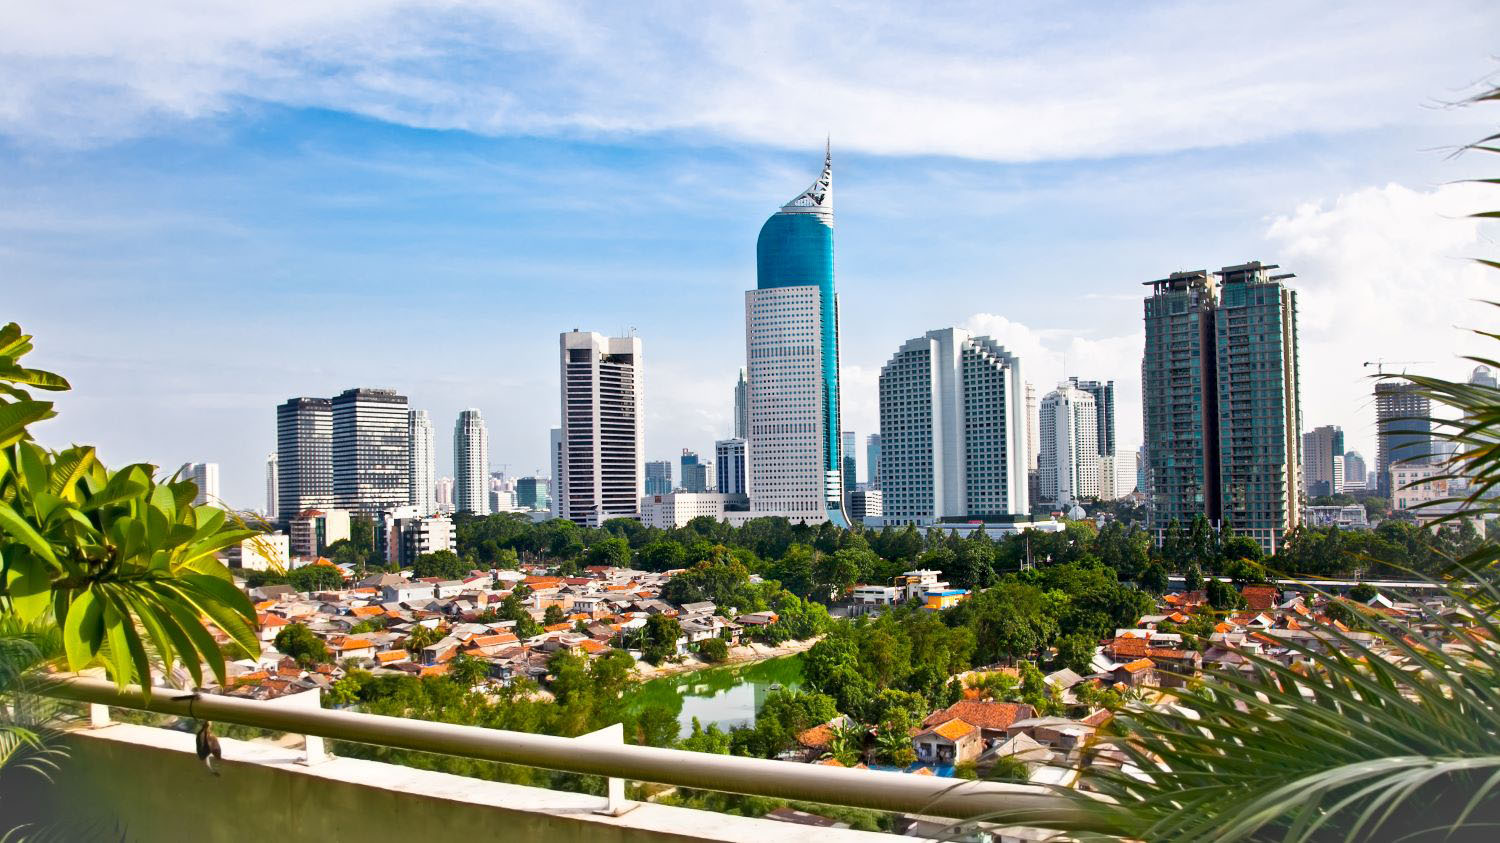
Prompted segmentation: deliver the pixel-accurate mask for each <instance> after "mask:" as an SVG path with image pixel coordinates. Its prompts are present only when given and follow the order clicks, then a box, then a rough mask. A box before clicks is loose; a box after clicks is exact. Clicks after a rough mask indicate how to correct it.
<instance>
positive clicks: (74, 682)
mask: <svg viewBox="0 0 1500 843" xmlns="http://www.w3.org/2000/svg"><path fill="white" fill-rule="evenodd" d="M39 684H40V685H41V687H39V688H37V690H38V691H39V692H40V693H43V694H46V695H47V696H52V697H56V698H59V699H66V700H73V701H77V702H83V703H89V704H91V705H92V706H96V707H98V706H112V707H118V708H129V709H136V710H140V711H151V712H156V713H160V714H171V715H178V716H183V717H193V718H197V719H201V720H209V721H214V722H221V723H237V724H240V725H242V726H253V727H258V728H262V729H271V730H275V731H280V732H291V733H296V734H302V735H307V736H309V737H311V738H314V739H316V738H332V739H337V740H344V741H353V742H356V743H364V744H373V745H377V746H386V747H394V748H399V749H410V750H417V751H422V752H435V753H441V754H446V755H455V756H462V757H466V758H475V759H480V760H485V761H498V762H503V763H508V764H520V765H524V766H528V767H540V768H545V769H550V770H561V771H566V772H572V773H582V774H588V775H599V776H606V777H610V778H612V779H631V780H635V781H643V782H656V783H661V784H669V785H679V786H683V787H690V788H697V789H702V790H717V791H724V792H729V793H741V794H749V795H754V796H767V797H775V798H782V799H796V800H801V801H807V802H818V803H824V804H830V805H843V806H848V807H854V808H868V809H873V810H878V811H892V812H902V813H909V814H922V815H928V816H938V817H948V818H951V819H955V820H964V819H973V818H979V817H983V816H985V815H988V814H991V813H993V812H995V811H999V810H1005V811H1007V812H1009V811H1023V812H1025V814H1026V815H1027V816H1028V817H1030V818H1031V821H1033V822H1044V821H1051V822H1067V823H1069V825H1070V826H1071V827H1073V828H1080V829H1082V828H1088V827H1089V825H1090V823H1089V822H1088V817H1087V816H1086V815H1085V814H1084V813H1083V812H1082V811H1080V810H1078V808H1077V807H1076V806H1075V804H1074V803H1073V802H1072V801H1071V800H1070V799H1068V798H1067V797H1065V796H1062V795H1059V794H1056V793H1053V792H1051V791H1049V790H1048V789H1046V788H1042V787H1037V786H1033V785H1024V784H1008V783H1001V782H985V781H965V780H961V779H949V778H941V777H934V776H916V775H903V774H899V773H891V772H882V771H875V770H855V769H847V768H841V767H832V766H823V765H817V764H798V763H792V762H786V761H770V760H765V759H759V758H742V757H737V756H729V755H714V754H710V753H701V752H688V751H684V750H673V749H660V748H656V747H647V746H633V745H629V744H622V743H615V742H611V741H600V740H582V739H576V738H561V737H554V736H551V735H537V734H530V733H526V732H511V731H503V730H499V729H486V728H482V727H478V726H459V725H454V724H449V723H435V722H431V721H426V720H412V719H406V718H401V717H387V716H383V715H377V714H363V713H359V712H353V711H338V710H328V709H322V708H310V707H303V706H286V705H277V704H275V703H267V702H260V701H255V700H246V699H239V698H236V697H225V696H217V695H213V694H202V695H198V694H189V693H184V692H181V691H174V690H171V689H166V688H158V689H155V690H154V692H153V693H152V694H151V696H150V697H149V698H147V697H145V696H144V695H143V694H142V693H141V690H140V688H139V687H138V686H127V687H126V689H125V690H123V691H122V690H120V689H119V688H118V687H116V686H115V685H114V683H112V682H109V681H106V680H102V679H93V678H88V677H81V676H74V675H70V674H60V675H55V676H52V677H48V678H45V679H43V680H41V681H40V683H39ZM94 711H95V712H96V713H95V715H94V716H93V718H92V720H93V722H94V724H95V725H102V724H104V723H107V722H108V716H107V712H104V713H102V714H101V713H99V712H100V709H98V708H95V709H94ZM309 749H310V750H311V746H309ZM319 754H321V752H319ZM309 761H310V762H313V763H315V762H316V759H314V758H310V759H309ZM614 789H615V788H611V790H614ZM612 795H613V794H612ZM616 799H618V797H617V796H616ZM611 802H615V800H613V799H612V800H611ZM610 807H611V808H615V809H616V810H618V808H619V806H618V805H617V804H612V805H611V806H610Z"/></svg>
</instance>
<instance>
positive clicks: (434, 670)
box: [418, 664, 448, 676]
mask: <svg viewBox="0 0 1500 843" xmlns="http://www.w3.org/2000/svg"><path fill="white" fill-rule="evenodd" d="M447 672H448V666H447V665H445V664H435V665H432V666H431V667H424V668H422V672H421V673H420V674H418V675H419V676H442V675H443V674H445V673H447Z"/></svg>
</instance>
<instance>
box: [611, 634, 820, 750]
mask: <svg viewBox="0 0 1500 843" xmlns="http://www.w3.org/2000/svg"><path fill="white" fill-rule="evenodd" d="M801 684H802V655H801V654H800V653H798V654H797V655H792V656H782V657H781V658H777V659H767V660H766V661H763V662H755V663H753V664H746V665H731V666H729V667H715V668H711V669H708V670H697V671H694V672H692V673H683V674H679V675H677V676H664V677H662V678H660V679H652V680H651V681H649V682H644V683H642V684H641V686H640V688H638V689H636V691H635V692H634V693H633V694H632V699H631V706H632V708H636V709H639V708H643V707H645V706H650V705H657V706H663V707H665V708H667V709H669V710H671V711H672V712H673V713H675V714H676V715H677V722H678V723H680V724H682V734H684V735H685V734H687V732H688V730H689V729H690V728H692V722H693V718H694V717H696V718H698V722H699V723H702V724H703V725H704V726H707V725H708V724H710V723H717V724H719V728H721V729H729V728H731V727H734V726H749V725H753V724H754V723H755V715H756V713H757V712H759V711H760V707H761V706H762V705H764V704H765V700H766V695H767V694H769V693H770V692H771V690H772V687H773V686H778V685H779V686H780V687H782V688H784V689H787V690H791V689H793V688H796V687H797V686H799V685H801Z"/></svg>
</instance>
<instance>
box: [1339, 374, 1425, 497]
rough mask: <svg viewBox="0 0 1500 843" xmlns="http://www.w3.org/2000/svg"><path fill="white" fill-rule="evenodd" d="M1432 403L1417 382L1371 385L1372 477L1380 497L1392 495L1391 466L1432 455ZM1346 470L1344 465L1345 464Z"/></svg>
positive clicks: (1416, 461) (1346, 470)
mask: <svg viewBox="0 0 1500 843" xmlns="http://www.w3.org/2000/svg"><path fill="white" fill-rule="evenodd" d="M1430 418H1432V402H1431V401H1429V400H1428V399H1427V398H1426V397H1424V396H1422V395H1419V394H1418V393H1417V385H1416V384H1414V383H1406V382H1402V381H1381V382H1380V383H1377V384H1375V478H1376V482H1377V484H1378V486H1377V488H1378V489H1379V490H1380V496H1381V497H1384V498H1389V497H1391V495H1392V492H1393V489H1392V488H1391V469H1392V468H1393V467H1395V466H1396V465H1398V464H1401V463H1422V462H1427V461H1428V457H1429V456H1430V455H1431V454H1432V422H1431V421H1429V419H1430ZM1344 468H1345V473H1347V472H1348V466H1347V465H1346V466H1345V467H1344Z"/></svg>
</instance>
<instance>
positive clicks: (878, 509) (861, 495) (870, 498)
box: [849, 489, 885, 524]
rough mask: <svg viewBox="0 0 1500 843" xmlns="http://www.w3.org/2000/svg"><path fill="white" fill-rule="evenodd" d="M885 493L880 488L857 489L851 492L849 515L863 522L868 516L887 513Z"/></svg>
mask: <svg viewBox="0 0 1500 843" xmlns="http://www.w3.org/2000/svg"><path fill="white" fill-rule="evenodd" d="M883 500H884V493H882V492H881V491H880V490H879V489H855V490H854V491H852V492H850V493H849V517H850V518H853V519H854V520H855V521H858V522H859V523H861V524H863V523H865V519H866V518H881V517H883V516H884V515H885V508H884V506H883V505H882V501H883Z"/></svg>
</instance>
